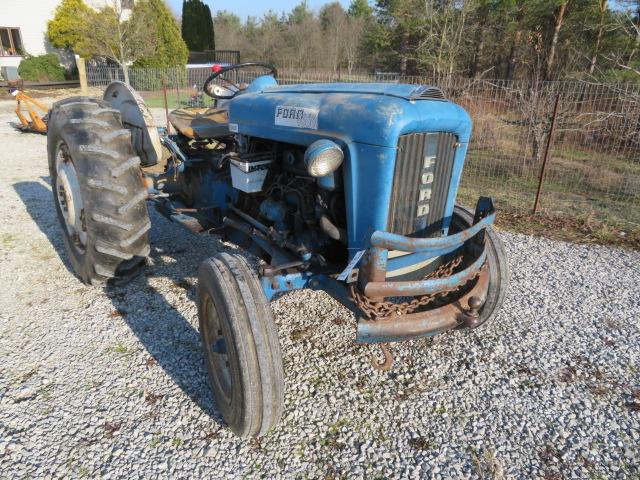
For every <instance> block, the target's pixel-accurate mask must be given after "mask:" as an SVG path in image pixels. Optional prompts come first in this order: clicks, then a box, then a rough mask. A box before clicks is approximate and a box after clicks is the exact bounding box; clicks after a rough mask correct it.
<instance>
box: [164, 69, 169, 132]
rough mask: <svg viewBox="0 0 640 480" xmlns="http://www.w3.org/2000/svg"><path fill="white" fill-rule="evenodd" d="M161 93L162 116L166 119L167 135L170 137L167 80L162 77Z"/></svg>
mask: <svg viewBox="0 0 640 480" xmlns="http://www.w3.org/2000/svg"><path fill="white" fill-rule="evenodd" d="M162 93H163V94H164V114H165V116H166V118H167V134H169V135H171V123H170V122H169V102H168V101H167V78H166V77H165V76H164V75H163V76H162Z"/></svg>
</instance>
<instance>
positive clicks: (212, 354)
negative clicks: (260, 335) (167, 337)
mask: <svg viewBox="0 0 640 480" xmlns="http://www.w3.org/2000/svg"><path fill="white" fill-rule="evenodd" d="M203 333H204V348H205V349H206V356H207V363H208V368H209V372H210V373H211V379H212V381H213V382H214V383H215V384H216V385H215V386H216V387H217V388H216V390H217V391H219V392H220V393H221V394H222V396H223V397H224V398H223V400H224V402H225V403H227V404H230V403H231V396H232V392H233V385H232V382H231V369H230V367H229V352H228V350H227V342H226V339H225V338H224V332H223V330H222V322H221V318H220V315H219V314H218V310H217V309H216V307H215V305H214V303H213V301H212V300H211V297H210V296H209V295H207V296H206V298H205V299H204V323H203Z"/></svg>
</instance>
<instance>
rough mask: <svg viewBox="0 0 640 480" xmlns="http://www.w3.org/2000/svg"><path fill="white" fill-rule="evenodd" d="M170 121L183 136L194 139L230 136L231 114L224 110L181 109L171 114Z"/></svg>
mask: <svg viewBox="0 0 640 480" xmlns="http://www.w3.org/2000/svg"><path fill="white" fill-rule="evenodd" d="M169 121H170V122H171V125H173V126H174V127H175V129H176V130H178V131H179V132H180V133H181V134H182V135H184V136H185V137H189V138H194V139H205V138H219V137H225V136H227V135H230V132H229V114H228V112H227V110H225V109H224V108H179V109H177V110H173V111H172V112H171V113H169Z"/></svg>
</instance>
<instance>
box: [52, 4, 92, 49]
mask: <svg viewBox="0 0 640 480" xmlns="http://www.w3.org/2000/svg"><path fill="white" fill-rule="evenodd" d="M91 14H93V11H92V10H91V8H89V7H88V6H87V5H86V4H85V3H84V2H83V1H82V0H62V3H60V5H58V6H57V7H56V10H55V14H54V16H53V18H52V19H51V20H49V22H48V23H47V37H48V38H49V41H50V42H51V45H53V46H54V47H56V48H65V49H66V48H73V47H74V46H75V45H77V44H78V43H79V42H80V41H81V40H82V39H83V36H84V34H85V32H84V29H83V26H84V24H85V23H86V21H87V18H88V17H89V16H90V15H91Z"/></svg>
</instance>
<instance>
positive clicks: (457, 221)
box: [452, 205, 509, 329]
mask: <svg viewBox="0 0 640 480" xmlns="http://www.w3.org/2000/svg"><path fill="white" fill-rule="evenodd" d="M473 218H474V214H473V212H472V211H471V210H469V209H467V208H465V207H462V206H459V205H456V206H455V208H454V210H453V218H452V227H453V229H454V230H456V231H461V230H465V229H467V228H469V227H471V226H472V225H473ZM485 248H486V249H487V268H488V270H489V289H488V291H487V298H486V300H485V302H484V304H483V305H482V307H481V309H480V311H479V312H478V318H477V319H475V320H474V321H473V323H472V324H470V325H469V328H472V329H475V328H478V327H480V326H482V325H484V324H486V323H487V322H489V321H490V320H492V319H493V318H494V317H495V316H496V314H497V313H498V311H499V310H500V307H501V306H502V303H503V302H504V297H505V295H506V293H507V288H508V286H509V264H508V262H507V254H506V253H505V251H504V246H503V245H502V241H501V240H500V236H499V235H498V232H496V231H495V230H494V228H493V227H487V228H486V229H485Z"/></svg>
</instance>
